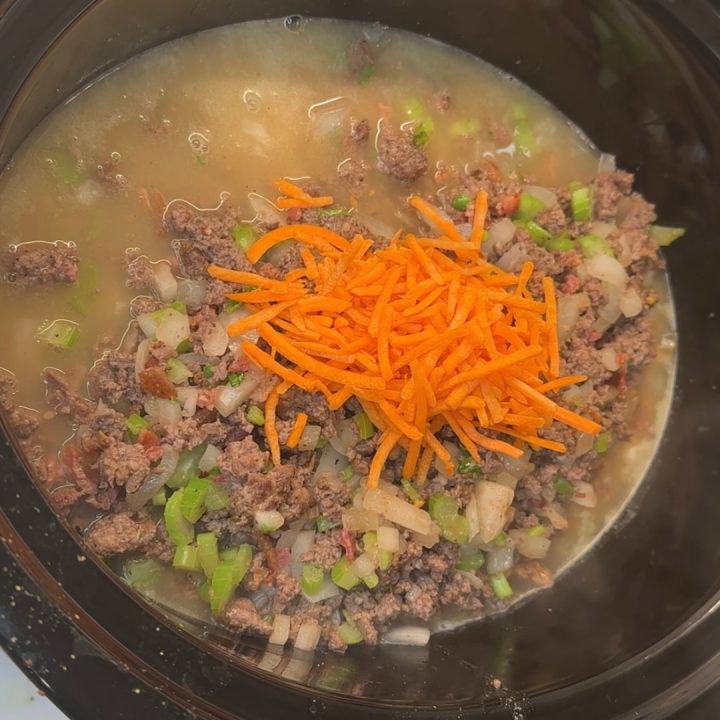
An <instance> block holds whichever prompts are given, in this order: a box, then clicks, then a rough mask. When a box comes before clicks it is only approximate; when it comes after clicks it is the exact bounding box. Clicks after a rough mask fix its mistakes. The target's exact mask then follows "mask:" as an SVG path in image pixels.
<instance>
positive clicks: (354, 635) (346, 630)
mask: <svg viewBox="0 0 720 720" xmlns="http://www.w3.org/2000/svg"><path fill="white" fill-rule="evenodd" d="M338 635H339V636H340V639H341V640H342V641H343V642H344V643H345V644H346V645H357V644H358V643H361V642H362V641H363V636H362V634H361V632H360V631H359V630H358V629H357V626H356V625H354V624H353V625H351V624H350V623H348V622H344V623H342V625H340V626H339V627H338Z"/></svg>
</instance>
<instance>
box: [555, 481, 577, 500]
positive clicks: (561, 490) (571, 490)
mask: <svg viewBox="0 0 720 720" xmlns="http://www.w3.org/2000/svg"><path fill="white" fill-rule="evenodd" d="M553 487H554V488H555V492H556V493H557V494H558V495H565V496H570V495H574V494H575V487H574V486H573V484H572V483H571V482H570V481H569V480H567V479H566V478H564V477H562V476H558V477H556V478H555V481H554V482H553Z"/></svg>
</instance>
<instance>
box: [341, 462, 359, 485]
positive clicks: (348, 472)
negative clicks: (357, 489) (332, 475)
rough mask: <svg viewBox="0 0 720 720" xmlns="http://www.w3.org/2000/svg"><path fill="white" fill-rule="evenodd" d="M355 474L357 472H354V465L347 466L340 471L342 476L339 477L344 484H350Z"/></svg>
mask: <svg viewBox="0 0 720 720" xmlns="http://www.w3.org/2000/svg"><path fill="white" fill-rule="evenodd" d="M354 474H355V472H354V470H353V466H352V465H346V466H345V467H344V468H343V469H342V470H341V471H340V474H339V475H338V477H339V478H340V479H341V480H342V481H343V482H350V480H352V477H353V475H354Z"/></svg>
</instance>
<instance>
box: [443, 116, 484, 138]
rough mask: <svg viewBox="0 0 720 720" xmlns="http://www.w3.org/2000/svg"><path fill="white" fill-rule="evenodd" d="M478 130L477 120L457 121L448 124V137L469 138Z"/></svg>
mask: <svg viewBox="0 0 720 720" xmlns="http://www.w3.org/2000/svg"><path fill="white" fill-rule="evenodd" d="M479 130H480V123H479V122H478V121H477V120H457V121H455V122H453V123H450V135H452V136H453V137H469V136H470V135H474V134H475V133H476V132H478V131H479Z"/></svg>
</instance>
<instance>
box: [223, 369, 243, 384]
mask: <svg viewBox="0 0 720 720" xmlns="http://www.w3.org/2000/svg"><path fill="white" fill-rule="evenodd" d="M227 379H228V383H229V384H230V387H239V386H240V385H242V382H243V380H244V379H245V373H243V372H231V373H228V376H227Z"/></svg>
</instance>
